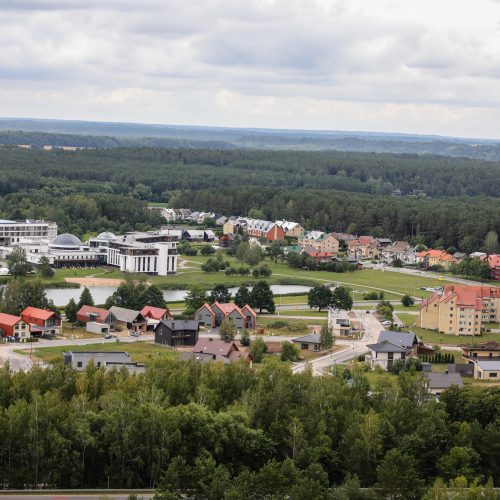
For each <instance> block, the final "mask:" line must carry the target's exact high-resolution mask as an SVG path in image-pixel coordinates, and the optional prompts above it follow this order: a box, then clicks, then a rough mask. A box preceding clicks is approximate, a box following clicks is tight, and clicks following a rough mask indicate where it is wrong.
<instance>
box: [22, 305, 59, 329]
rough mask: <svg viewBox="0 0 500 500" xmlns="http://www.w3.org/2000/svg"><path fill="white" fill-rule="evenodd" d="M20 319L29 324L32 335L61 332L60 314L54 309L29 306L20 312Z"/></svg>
mask: <svg viewBox="0 0 500 500" xmlns="http://www.w3.org/2000/svg"><path fill="white" fill-rule="evenodd" d="M21 319H22V320H23V321H24V322H25V323H26V324H28V325H30V331H31V334H32V335H35V336H40V335H60V334H61V331H62V328H61V316H59V314H57V313H55V312H54V311H50V310H48V309H38V308H37V307H31V306H30V307H27V308H26V309H25V310H24V311H22V312H21Z"/></svg>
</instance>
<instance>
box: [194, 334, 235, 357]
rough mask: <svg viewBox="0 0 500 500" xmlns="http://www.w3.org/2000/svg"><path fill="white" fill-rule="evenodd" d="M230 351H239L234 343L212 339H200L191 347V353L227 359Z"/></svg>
mask: <svg viewBox="0 0 500 500" xmlns="http://www.w3.org/2000/svg"><path fill="white" fill-rule="evenodd" d="M232 351H239V349H238V346H237V345H236V344H235V343H234V342H225V341H224V340H220V339H214V338H200V339H198V342H196V345H195V346H194V347H193V352H204V353H207V354H218V355H220V356H226V357H229V354H230V353H231V352H232Z"/></svg>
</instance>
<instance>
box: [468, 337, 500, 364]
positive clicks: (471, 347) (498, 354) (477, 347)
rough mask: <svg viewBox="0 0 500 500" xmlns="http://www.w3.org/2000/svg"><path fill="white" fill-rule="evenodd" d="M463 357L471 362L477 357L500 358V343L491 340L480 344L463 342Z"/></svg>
mask: <svg viewBox="0 0 500 500" xmlns="http://www.w3.org/2000/svg"><path fill="white" fill-rule="evenodd" d="M460 348H461V349H462V357H463V358H464V359H465V360H466V361H468V362H469V363H473V362H474V361H476V360H477V359H486V360H488V359H496V360H500V343H499V342H495V341H494V340H493V341H490V342H482V343H479V344H462V345H461V346H460Z"/></svg>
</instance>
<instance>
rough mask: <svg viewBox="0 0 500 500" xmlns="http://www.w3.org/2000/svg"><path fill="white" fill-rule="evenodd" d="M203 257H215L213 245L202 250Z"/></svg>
mask: <svg viewBox="0 0 500 500" xmlns="http://www.w3.org/2000/svg"><path fill="white" fill-rule="evenodd" d="M200 253H201V255H213V254H214V253H215V249H214V247H213V246H211V245H206V246H204V247H203V248H202V249H201V252H200Z"/></svg>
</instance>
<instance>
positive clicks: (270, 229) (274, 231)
mask: <svg viewBox="0 0 500 500" xmlns="http://www.w3.org/2000/svg"><path fill="white" fill-rule="evenodd" d="M241 220H242V221H243V222H244V224H245V225H244V231H245V232H246V233H247V234H248V236H253V237H254V238H262V237H264V238H266V240H267V241H274V240H282V239H284V238H285V231H284V230H283V228H281V227H280V226H278V225H276V224H275V223H274V222H271V221H268V220H260V219H241Z"/></svg>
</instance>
